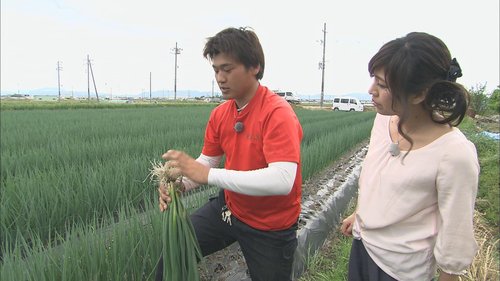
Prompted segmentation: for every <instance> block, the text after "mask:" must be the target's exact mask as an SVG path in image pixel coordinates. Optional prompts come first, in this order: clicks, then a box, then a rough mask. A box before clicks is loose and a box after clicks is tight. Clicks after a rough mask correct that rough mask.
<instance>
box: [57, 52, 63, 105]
mask: <svg viewBox="0 0 500 281" xmlns="http://www.w3.org/2000/svg"><path fill="white" fill-rule="evenodd" d="M60 63H61V62H60V61H57V68H56V69H57V88H58V89H59V101H61V75H60V74H59V72H60V71H61V70H62V66H61V64H60Z"/></svg>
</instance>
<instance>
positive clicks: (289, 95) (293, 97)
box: [274, 91, 300, 104]
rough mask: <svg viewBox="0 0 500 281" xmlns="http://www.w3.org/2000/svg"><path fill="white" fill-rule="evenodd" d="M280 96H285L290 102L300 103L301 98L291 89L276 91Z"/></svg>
mask: <svg viewBox="0 0 500 281" xmlns="http://www.w3.org/2000/svg"><path fill="white" fill-rule="evenodd" d="M274 92H275V93H276V94H277V95H278V96H280V97H282V98H284V99H285V100H286V101H288V102H289V103H294V104H297V103H300V98H299V97H297V96H296V95H294V94H293V93H292V92H289V91H274Z"/></svg>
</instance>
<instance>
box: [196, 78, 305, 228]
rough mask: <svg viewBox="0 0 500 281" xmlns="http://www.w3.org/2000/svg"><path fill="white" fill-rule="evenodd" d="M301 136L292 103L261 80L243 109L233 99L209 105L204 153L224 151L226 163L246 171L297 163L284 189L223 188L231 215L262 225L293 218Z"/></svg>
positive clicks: (296, 210) (299, 176)
mask: <svg viewBox="0 0 500 281" xmlns="http://www.w3.org/2000/svg"><path fill="white" fill-rule="evenodd" d="M236 122H242V123H243V131H241V132H239V133H238V132H236V130H235V129H234V125H235V124H236ZM301 140H302V127H301V125H300V123H299V120H298V119H297V116H296V115H295V112H294V111H293V109H292V107H291V106H290V105H289V104H288V102H286V101H285V100H284V99H283V98H282V97H280V96H278V95H276V94H275V93H274V92H272V91H270V90H269V89H267V88H266V87H264V86H261V85H260V86H259V88H258V89H257V92H256V94H255V96H254V97H253V98H252V99H251V101H250V102H249V103H248V105H247V106H246V107H245V108H244V109H243V110H242V111H241V112H239V113H238V112H237V109H236V103H235V101H234V100H229V101H227V102H225V103H223V104H221V105H219V106H218V107H216V108H215V109H214V110H213V111H212V113H211V115H210V119H209V121H208V124H207V128H206V132H205V141H204V146H203V151H202V153H203V154H205V155H207V156H219V155H225V157H226V160H225V164H224V166H225V169H228V170H237V171H250V170H257V169H262V168H266V167H268V164H269V163H272V162H295V163H297V173H296V176H295V181H294V184H293V188H292V190H291V192H290V193H289V194H288V195H278V196H250V195H244V194H240V193H236V192H232V191H229V190H225V191H224V192H225V199H226V204H227V206H228V207H229V209H230V210H231V213H232V214H233V215H234V216H236V217H237V218H238V219H239V220H241V221H243V222H244V223H246V224H248V225H250V226H252V227H254V228H256V229H260V230H282V229H287V228H289V227H290V226H292V225H293V224H294V223H296V222H297V219H298V216H299V213H300V201H301V196H302V189H301V187H302V174H301V168H300V167H301V165H300V143H301ZM269 188H273V187H272V186H269Z"/></svg>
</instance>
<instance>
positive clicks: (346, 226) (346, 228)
mask: <svg viewBox="0 0 500 281" xmlns="http://www.w3.org/2000/svg"><path fill="white" fill-rule="evenodd" d="M355 219H356V212H354V213H352V214H351V215H350V216H348V217H347V218H345V219H344V220H343V221H342V226H341V227H340V232H342V234H344V235H345V236H352V226H353V225H354V220H355Z"/></svg>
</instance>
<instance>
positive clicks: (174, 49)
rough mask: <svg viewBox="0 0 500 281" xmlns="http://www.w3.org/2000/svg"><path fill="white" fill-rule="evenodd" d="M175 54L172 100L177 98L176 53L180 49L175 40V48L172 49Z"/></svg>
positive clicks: (177, 53) (179, 51)
mask: <svg viewBox="0 0 500 281" xmlns="http://www.w3.org/2000/svg"><path fill="white" fill-rule="evenodd" d="M172 51H174V55H175V72H174V100H176V99H177V55H179V54H180V53H181V51H182V49H181V48H178V47H177V42H175V48H173V49H172Z"/></svg>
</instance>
